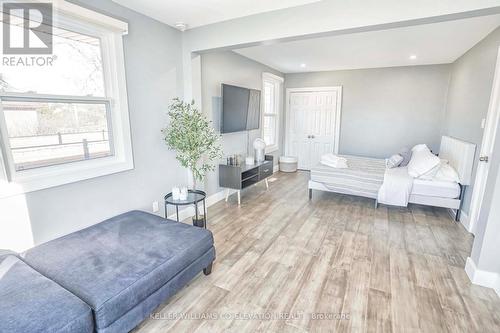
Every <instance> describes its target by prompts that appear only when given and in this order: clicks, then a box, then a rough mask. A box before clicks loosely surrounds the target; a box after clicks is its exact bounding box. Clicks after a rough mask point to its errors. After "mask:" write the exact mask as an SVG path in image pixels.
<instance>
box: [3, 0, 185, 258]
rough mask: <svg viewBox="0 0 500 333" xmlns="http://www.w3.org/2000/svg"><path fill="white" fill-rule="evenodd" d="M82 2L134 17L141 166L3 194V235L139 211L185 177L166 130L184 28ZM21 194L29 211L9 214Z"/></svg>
mask: <svg viewBox="0 0 500 333" xmlns="http://www.w3.org/2000/svg"><path fill="white" fill-rule="evenodd" d="M75 2H76V1H75ZM77 3H78V4H82V5H84V6H87V7H90V8H97V9H98V10H99V11H102V12H104V13H110V14H111V15H112V16H115V17H120V18H123V19H125V20H126V21H128V23H129V34H128V35H127V36H125V37H124V51H125V66H126V76H127V86H128V100H129V112H130V126H131V131H132V140H133V152H134V162H135V169H134V170H132V171H128V172H122V173H119V174H114V175H109V176H104V177H99V178H95V179H91V180H87V181H82V182H78V183H74V184H69V185H64V186H59V187H56V188H51V189H46V190H42V191H38V192H33V193H28V194H26V196H25V198H10V199H5V200H0V209H1V210H2V223H1V225H0V234H2V233H4V235H5V233H9V232H14V230H16V229H19V225H20V224H22V223H29V224H31V226H30V227H31V230H32V232H33V238H34V241H35V243H40V242H44V241H47V240H50V239H52V238H54V237H57V236H60V235H63V234H66V233H69V232H72V231H75V230H78V229H81V228H83V227H86V226H89V225H92V224H95V223H97V222H99V221H101V220H103V219H105V218H108V217H111V216H113V215H116V214H119V213H122V212H125V211H129V210H132V209H143V210H147V211H151V210H152V202H153V201H155V200H156V201H160V206H161V199H162V197H163V195H165V194H166V193H168V192H169V191H170V189H171V188H172V185H174V184H175V183H178V182H179V180H180V179H182V180H184V179H185V178H186V172H185V171H183V170H181V168H180V166H179V164H178V163H177V161H176V160H175V157H174V156H175V155H174V154H173V153H172V152H169V151H168V150H167V148H166V147H165V146H164V144H163V141H162V135H161V133H160V130H161V128H162V127H164V126H165V125H166V124H167V121H168V119H167V117H166V111H167V106H168V104H169V102H170V100H171V99H172V98H173V97H175V96H178V95H182V63H181V33H180V32H179V31H177V30H175V29H173V28H171V27H169V26H167V25H165V24H162V23H159V22H158V21H155V20H153V19H151V18H148V17H146V16H143V15H140V14H138V13H136V12H134V11H131V10H128V9H126V8H124V7H121V6H119V5H117V4H115V3H113V2H111V1H109V0H89V1H78V2H77ZM22 200H25V204H24V203H23V204H22V205H19V206H20V207H23V206H24V207H25V208H24V209H26V210H27V213H26V212H22V211H21V210H22V209H20V210H17V211H16V213H15V214H11V215H9V216H6V215H5V214H4V212H5V211H7V209H8V208H9V207H8V206H9V205H10V204H11V202H19V201H22ZM26 219H28V221H25V220H26ZM28 227H29V226H28ZM25 229H26V228H25ZM28 229H29V228H28ZM13 236H15V235H13ZM1 247H2V244H0V248H1Z"/></svg>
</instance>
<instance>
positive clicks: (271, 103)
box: [262, 73, 283, 153]
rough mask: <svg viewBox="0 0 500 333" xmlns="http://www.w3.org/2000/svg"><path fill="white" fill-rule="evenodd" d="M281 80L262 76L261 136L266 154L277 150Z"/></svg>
mask: <svg viewBox="0 0 500 333" xmlns="http://www.w3.org/2000/svg"><path fill="white" fill-rule="evenodd" d="M282 83H283V79H282V78H281V77H279V76H276V75H273V74H270V73H264V74H263V83H262V85H263V91H264V93H263V104H264V112H263V117H262V123H263V124H262V136H263V138H264V141H265V142H266V145H267V147H266V152H267V153H270V152H273V151H276V150H278V149H279V123H280V113H281V112H280V108H281V103H280V99H281V85H282Z"/></svg>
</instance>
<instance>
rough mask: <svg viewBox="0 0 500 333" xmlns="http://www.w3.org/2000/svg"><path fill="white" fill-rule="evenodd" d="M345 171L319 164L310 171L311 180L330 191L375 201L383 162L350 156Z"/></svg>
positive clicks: (382, 171)
mask: <svg viewBox="0 0 500 333" xmlns="http://www.w3.org/2000/svg"><path fill="white" fill-rule="evenodd" d="M341 156H343V157H345V158H346V159H347V165H348V168H347V169H336V168H332V167H328V166H325V165H322V164H319V165H317V166H315V167H314V168H312V169H311V180H312V181H315V182H318V183H322V184H323V185H325V186H326V187H327V188H328V189H329V190H330V191H332V192H337V193H343V194H349V195H357V196H362V197H367V198H373V199H376V198H377V195H378V191H379V189H380V187H381V186H382V183H383V182H384V173H385V169H386V167H385V160H383V159H376V158H366V157H358V156H351V155H341Z"/></svg>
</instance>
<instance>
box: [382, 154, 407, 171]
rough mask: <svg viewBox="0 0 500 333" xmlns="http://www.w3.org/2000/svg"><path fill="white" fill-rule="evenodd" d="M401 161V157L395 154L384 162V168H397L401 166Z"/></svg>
mask: <svg viewBox="0 0 500 333" xmlns="http://www.w3.org/2000/svg"><path fill="white" fill-rule="evenodd" d="M403 160H404V158H403V156H401V155H399V154H395V155H392V156H391V157H389V158H388V159H386V160H385V166H386V167H387V168H388V169H393V168H397V167H398V166H400V165H401V162H403Z"/></svg>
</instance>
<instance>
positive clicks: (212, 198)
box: [168, 165, 280, 221]
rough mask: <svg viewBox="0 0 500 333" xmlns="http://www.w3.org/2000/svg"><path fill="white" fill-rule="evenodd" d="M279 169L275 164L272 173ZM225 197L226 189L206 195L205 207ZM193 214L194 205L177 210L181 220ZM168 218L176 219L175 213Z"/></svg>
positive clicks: (230, 192) (231, 192) (230, 193)
mask: <svg viewBox="0 0 500 333" xmlns="http://www.w3.org/2000/svg"><path fill="white" fill-rule="evenodd" d="M279 170H280V167H279V165H275V166H274V167H273V173H276V172H278V171H279ZM236 192H237V190H231V189H230V190H229V195H232V194H234V193H236ZM225 199H226V190H225V189H224V190H222V191H219V192H217V193H215V194H212V195H211V196H209V197H207V200H206V203H207V208H208V207H210V206H213V205H215V204H216V203H218V202H219V201H222V200H225ZM194 215H195V211H194V207H188V208H184V209H182V210H180V211H179V220H180V221H183V220H185V219H187V218H190V217H192V216H194ZM168 218H169V219H171V220H177V214H176V213H174V214H171V215H169V216H168Z"/></svg>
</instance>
